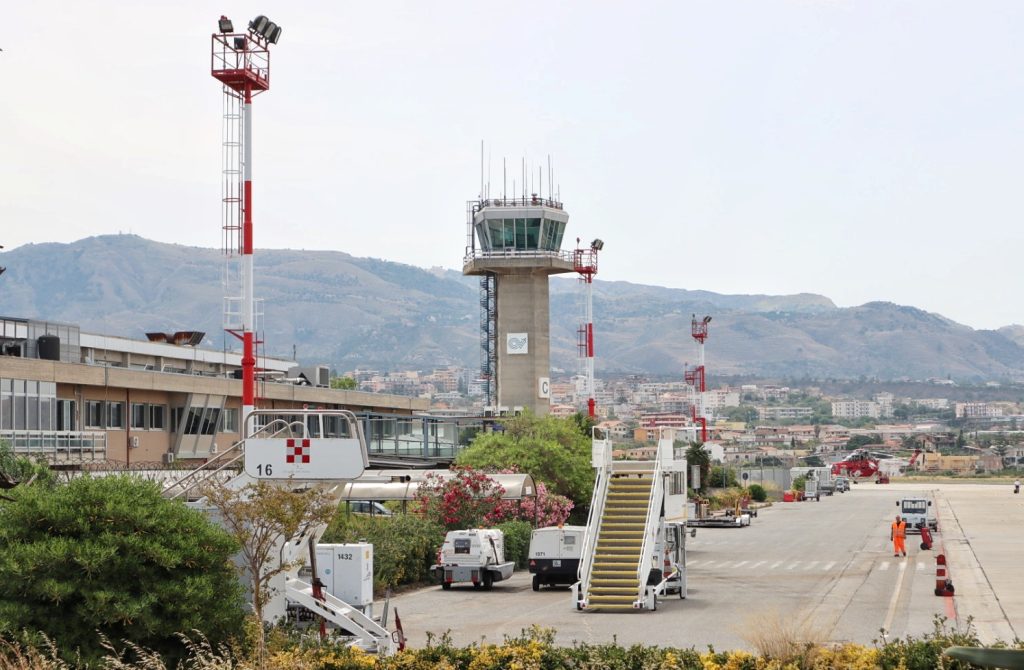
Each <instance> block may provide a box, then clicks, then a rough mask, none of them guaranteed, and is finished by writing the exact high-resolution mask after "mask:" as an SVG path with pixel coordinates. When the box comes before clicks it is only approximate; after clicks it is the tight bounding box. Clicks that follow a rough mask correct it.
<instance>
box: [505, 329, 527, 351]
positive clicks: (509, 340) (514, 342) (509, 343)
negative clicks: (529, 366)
mask: <svg viewBox="0 0 1024 670" xmlns="http://www.w3.org/2000/svg"><path fill="white" fill-rule="evenodd" d="M505 351H506V353H509V354H528V353H530V336H529V335H528V334H527V333H509V334H508V335H507V336H506V339H505Z"/></svg>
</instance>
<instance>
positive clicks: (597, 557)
mask: <svg viewBox="0 0 1024 670" xmlns="http://www.w3.org/2000/svg"><path fill="white" fill-rule="evenodd" d="M631 465H632V466H633V468H636V469H630V470H629V471H627V472H614V471H613V472H612V474H611V477H610V479H609V481H608V494H607V497H606V499H605V505H604V512H603V514H602V515H601V525H600V529H599V531H598V534H597V539H596V546H595V550H594V563H593V567H592V569H591V579H590V588H589V589H588V591H587V603H588V609H591V610H601V611H632V610H634V609H635V608H636V606H635V603H636V601H637V594H638V592H642V591H643V587H644V585H643V584H641V583H640V577H638V573H640V572H641V570H640V567H641V566H640V564H641V562H642V560H643V543H644V532H645V528H646V524H647V513H648V508H649V507H650V504H651V495H652V493H653V491H654V486H653V484H654V473H655V467H654V464H653V463H652V464H650V467H649V468H643V466H641V464H638V463H632V464H631ZM637 466H640V467H639V468H638V467H637ZM646 576H647V575H646V572H644V573H643V577H644V578H646Z"/></svg>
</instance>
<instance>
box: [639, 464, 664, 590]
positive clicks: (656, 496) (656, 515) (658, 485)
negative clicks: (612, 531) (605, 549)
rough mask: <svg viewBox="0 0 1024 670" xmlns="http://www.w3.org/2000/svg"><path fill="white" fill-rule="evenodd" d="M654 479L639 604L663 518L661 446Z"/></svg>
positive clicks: (645, 523)
mask: <svg viewBox="0 0 1024 670" xmlns="http://www.w3.org/2000/svg"><path fill="white" fill-rule="evenodd" d="M652 476H653V477H654V480H653V481H652V482H651V497H650V499H649V500H648V501H647V519H646V521H645V522H644V541H643V544H642V545H641V546H640V561H639V562H638V563H637V566H636V578H637V584H638V587H637V606H642V604H643V602H644V591H645V590H646V589H647V573H648V571H649V570H650V564H651V556H650V554H651V551H652V550H653V549H654V543H655V535H656V534H657V532H658V522H659V521H660V520H661V504H662V492H663V491H664V489H665V482H664V479H663V478H662V476H661V447H660V445H659V448H658V450H657V451H656V452H655V457H654V472H653V473H652Z"/></svg>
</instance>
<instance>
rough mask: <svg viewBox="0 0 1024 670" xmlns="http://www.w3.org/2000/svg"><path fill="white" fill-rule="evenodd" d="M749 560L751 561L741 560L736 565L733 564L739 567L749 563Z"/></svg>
mask: <svg viewBox="0 0 1024 670" xmlns="http://www.w3.org/2000/svg"><path fill="white" fill-rule="evenodd" d="M749 562H750V561H740V562H739V563H737V564H736V565H734V566H732V567H734V568H739V567H742V566H744V565H746V564H747V563H749Z"/></svg>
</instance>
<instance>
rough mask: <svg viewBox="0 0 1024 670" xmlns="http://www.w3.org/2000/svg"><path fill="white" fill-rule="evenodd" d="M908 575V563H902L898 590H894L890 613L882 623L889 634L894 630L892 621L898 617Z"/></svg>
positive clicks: (890, 600) (897, 583) (887, 613)
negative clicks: (897, 612) (905, 577)
mask: <svg viewBox="0 0 1024 670" xmlns="http://www.w3.org/2000/svg"><path fill="white" fill-rule="evenodd" d="M906 574H907V562H906V561H903V562H901V563H900V576H899V577H898V578H897V579H896V588H894V589H893V590H892V598H890V599H889V611H888V612H886V614H885V622H883V623H882V628H884V629H885V631H886V632H887V633H888V632H889V631H890V630H892V628H891V626H892V620H893V617H895V616H896V605H897V604H898V603H899V599H900V590H901V589H902V588H903V577H904V576H906Z"/></svg>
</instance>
